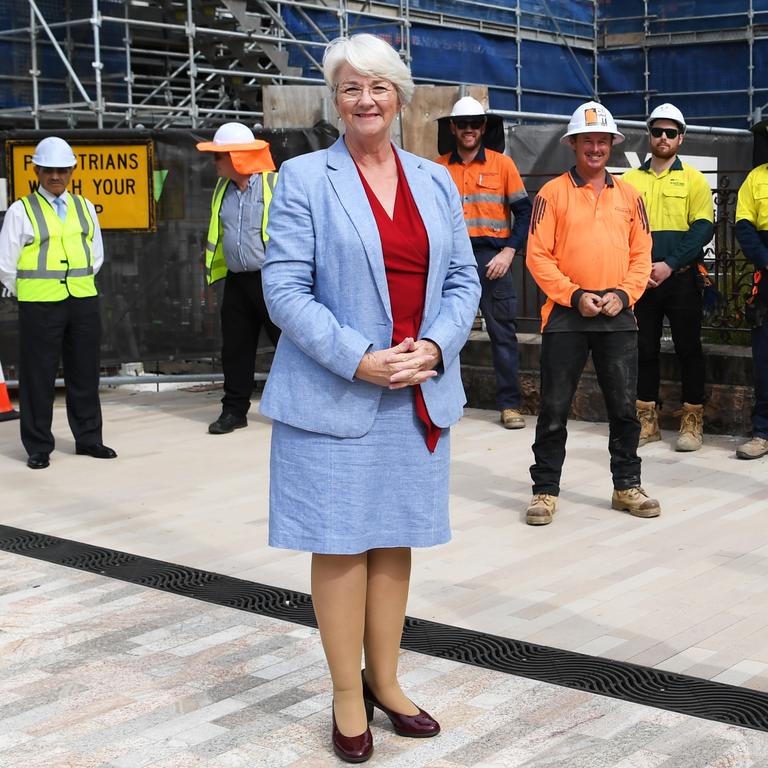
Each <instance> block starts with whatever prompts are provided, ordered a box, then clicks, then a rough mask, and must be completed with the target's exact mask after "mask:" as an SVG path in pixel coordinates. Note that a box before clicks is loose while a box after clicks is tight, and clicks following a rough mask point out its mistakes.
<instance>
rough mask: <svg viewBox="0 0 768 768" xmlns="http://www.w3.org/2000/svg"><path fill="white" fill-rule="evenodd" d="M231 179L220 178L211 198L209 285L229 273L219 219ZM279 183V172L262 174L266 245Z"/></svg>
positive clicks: (262, 229)
mask: <svg viewBox="0 0 768 768" xmlns="http://www.w3.org/2000/svg"><path fill="white" fill-rule="evenodd" d="M229 183H230V180H229V179H223V178H220V179H219V180H218V181H217V182H216V187H215V188H214V190H213V198H212V199H211V221H210V223H209V224H208V242H207V243H206V246H205V281H206V283H208V285H211V284H212V283H215V282H216V281H217V280H221V279H222V278H224V277H225V276H226V274H227V262H226V259H225V258H224V227H223V226H222V225H221V220H220V219H219V212H220V211H221V201H222V200H223V199H224V193H225V192H226V191H227V185H228V184H229ZM276 183H277V172H275V171H264V172H263V173H262V174H261V187H262V197H263V200H264V212H263V213H262V215H261V239H262V240H263V241H264V244H265V245H266V243H267V241H268V240H269V236H268V235H267V222H268V221H269V205H270V203H271V202H272V192H273V191H274V189H275V184H276Z"/></svg>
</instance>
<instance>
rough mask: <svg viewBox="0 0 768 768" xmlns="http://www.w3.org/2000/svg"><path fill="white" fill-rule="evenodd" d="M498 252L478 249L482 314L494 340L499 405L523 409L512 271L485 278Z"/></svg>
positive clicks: (493, 356)
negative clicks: (502, 275) (521, 406)
mask: <svg viewBox="0 0 768 768" xmlns="http://www.w3.org/2000/svg"><path fill="white" fill-rule="evenodd" d="M498 252H499V249H479V248H478V249H476V250H475V259H476V261H477V272H478V275H479V277H480V286H481V288H482V293H481V294H480V311H481V312H482V313H483V318H484V319H485V327H486V330H487V331H488V336H489V337H490V339H491V357H492V358H493V370H494V373H495V374H496V405H497V407H498V408H499V410H502V409H503V408H519V407H520V383H519V381H518V360H517V319H516V315H517V296H515V285H514V282H513V280H512V270H511V269H510V270H509V271H508V272H507V274H506V275H504V277H500V278H498V279H497V280H489V279H488V278H487V277H486V276H485V270H486V268H487V267H488V262H489V261H490V260H491V259H492V258H493V257H494V256H495V255H496V254H497V253H498Z"/></svg>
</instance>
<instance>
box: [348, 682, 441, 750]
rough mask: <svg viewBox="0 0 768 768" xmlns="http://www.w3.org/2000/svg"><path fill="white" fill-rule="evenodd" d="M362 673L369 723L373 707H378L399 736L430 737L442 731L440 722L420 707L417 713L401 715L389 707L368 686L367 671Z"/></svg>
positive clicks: (364, 699) (371, 718) (412, 737)
mask: <svg viewBox="0 0 768 768" xmlns="http://www.w3.org/2000/svg"><path fill="white" fill-rule="evenodd" d="M361 674H362V676H363V701H365V714H366V716H367V717H368V722H369V723H370V722H371V720H373V708H374V707H377V708H378V709H380V710H381V711H382V712H383V713H384V714H385V715H386V716H387V717H388V718H389V722H390V723H392V727H393V728H394V729H395V733H396V734H397V735H398V736H407V737H409V738H411V739H428V738H429V737H430V736H437V734H438V733H440V723H438V722H437V720H435V718H434V717H432V715H430V714H428V713H427V712H425V711H424V710H423V709H421V708H420V707H419V711H418V712H417V713H416V714H415V715H401V714H400V713H399V712H393V711H392V710H391V709H387V707H385V706H384V705H383V704H382V703H381V702H380V701H379V700H378V699H377V698H376V696H374V693H373V691H372V690H371V689H370V688H369V687H368V683H367V682H366V681H365V671H363V672H362V673H361ZM414 706H415V705H414Z"/></svg>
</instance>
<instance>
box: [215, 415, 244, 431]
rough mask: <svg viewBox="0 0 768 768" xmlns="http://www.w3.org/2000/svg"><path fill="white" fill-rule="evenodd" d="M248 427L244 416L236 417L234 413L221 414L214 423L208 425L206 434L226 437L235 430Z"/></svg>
mask: <svg viewBox="0 0 768 768" xmlns="http://www.w3.org/2000/svg"><path fill="white" fill-rule="evenodd" d="M247 426H248V419H246V418H245V416H236V415H235V414H234V413H222V414H221V416H219V418H218V419H216V421H214V422H213V423H212V424H209V425H208V432H210V434H212V435H228V434H229V433H230V432H234V431H235V430H236V429H242V428H243V427H247Z"/></svg>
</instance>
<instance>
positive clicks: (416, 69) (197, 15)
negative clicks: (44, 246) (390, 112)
mask: <svg viewBox="0 0 768 768" xmlns="http://www.w3.org/2000/svg"><path fill="white" fill-rule="evenodd" d="M723 9H724V4H723V3H722V2H721V0H641V1H640V2H638V0H610V1H609V0H495V1H493V0H492V1H491V2H483V1H482V0H4V2H3V3H2V4H0V56H2V57H3V60H4V61H5V62H8V66H6V67H5V68H4V70H3V71H2V72H1V73H0V82H2V84H3V86H4V87H3V88H1V89H0V127H19V128H42V127H45V128H50V127H56V126H65V127H68V128H93V127H97V128H124V127H127V128H132V127H139V126H144V127H147V128H168V127H184V128H201V129H202V128H211V127H215V126H216V125H217V124H219V123H221V122H224V121H226V120H230V119H235V120H242V121H245V122H248V123H250V124H254V125H258V124H259V123H262V122H263V102H262V95H261V90H262V86H263V85H265V84H305V85H306V84H311V85H318V84H321V83H322V74H321V67H320V62H321V61H322V55H323V50H324V48H325V46H326V45H327V44H328V42H329V41H330V40H331V39H332V38H334V37H336V36H338V35H345V34H349V33H354V32H360V31H370V32H374V33H376V34H379V35H382V36H384V37H385V38H386V39H387V40H389V41H390V42H391V43H392V44H393V45H394V46H395V48H397V49H398V50H399V52H400V55H401V56H402V58H403V60H404V61H406V62H407V63H408V64H409V65H410V66H411V68H412V72H413V75H414V79H415V80H416V82H418V83H433V84H438V85H475V84H476V85H487V86H488V88H489V95H490V100H491V106H492V107H493V108H494V109H498V110H505V111H507V112H515V113H520V114H561V115H562V114H569V113H570V112H572V111H573V109H574V108H575V106H577V105H578V104H579V103H580V102H581V101H584V100H585V99H587V98H599V99H600V100H602V101H604V102H605V103H606V104H607V105H608V107H609V108H610V109H611V110H612V111H613V112H614V114H615V115H616V116H617V117H621V118H625V119H629V120H642V119H643V118H644V117H645V115H647V114H648V113H649V112H650V110H651V109H652V108H653V107H654V106H655V105H656V104H658V103H660V102H662V101H667V100H669V101H674V102H675V103H676V104H678V106H680V107H681V109H682V110H683V112H684V113H685V114H686V116H689V117H690V119H691V120H693V121H694V122H697V123H700V124H707V125H716V126H723V127H732V128H746V127H748V126H749V125H750V124H752V123H755V122H759V120H760V119H761V117H762V116H763V114H764V113H765V112H768V0H731V2H729V3H728V4H727V8H726V9H725V11H724V10H723ZM21 20H23V23H21Z"/></svg>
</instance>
